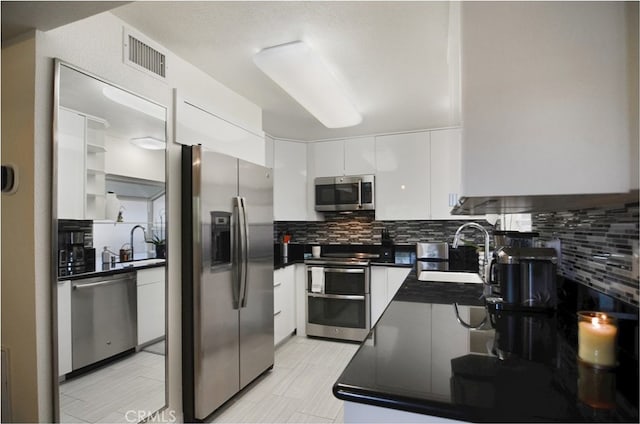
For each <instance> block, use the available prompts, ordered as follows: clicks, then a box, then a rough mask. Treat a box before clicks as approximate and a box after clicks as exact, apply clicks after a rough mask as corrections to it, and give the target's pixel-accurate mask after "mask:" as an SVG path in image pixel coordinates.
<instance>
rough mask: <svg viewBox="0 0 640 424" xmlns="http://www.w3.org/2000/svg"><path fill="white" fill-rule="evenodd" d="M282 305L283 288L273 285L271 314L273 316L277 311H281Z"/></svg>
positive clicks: (277, 284)
mask: <svg viewBox="0 0 640 424" xmlns="http://www.w3.org/2000/svg"><path fill="white" fill-rule="evenodd" d="M284 304H285V300H284V290H283V286H282V284H281V283H278V282H276V283H274V284H273V314H274V315H275V314H276V313H277V312H278V311H282V307H283V306H284Z"/></svg>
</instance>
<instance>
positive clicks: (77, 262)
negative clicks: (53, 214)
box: [58, 219, 96, 277]
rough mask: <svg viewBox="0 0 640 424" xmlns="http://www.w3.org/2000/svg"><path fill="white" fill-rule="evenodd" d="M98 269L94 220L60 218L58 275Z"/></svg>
mask: <svg viewBox="0 0 640 424" xmlns="http://www.w3.org/2000/svg"><path fill="white" fill-rule="evenodd" d="M95 270H96V250H95V249H94V248H93V221H91V220H75V219H60V220H58V277H63V276H67V275H76V274H84V273H87V272H94V271H95Z"/></svg>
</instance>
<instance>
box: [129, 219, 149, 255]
mask: <svg viewBox="0 0 640 424" xmlns="http://www.w3.org/2000/svg"><path fill="white" fill-rule="evenodd" d="M137 228H142V237H144V241H145V242H146V241H147V231H146V230H145V229H144V227H143V226H142V225H136V226H135V227H133V228H132V229H131V237H130V239H129V246H131V260H133V233H134V231H136V229H137Z"/></svg>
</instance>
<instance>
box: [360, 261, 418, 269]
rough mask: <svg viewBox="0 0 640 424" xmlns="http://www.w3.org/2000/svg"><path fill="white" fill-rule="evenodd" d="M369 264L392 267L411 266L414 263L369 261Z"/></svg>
mask: <svg viewBox="0 0 640 424" xmlns="http://www.w3.org/2000/svg"><path fill="white" fill-rule="evenodd" d="M371 266H390V267H394V268H413V267H414V266H415V265H413V264H406V263H394V262H375V261H374V262H371Z"/></svg>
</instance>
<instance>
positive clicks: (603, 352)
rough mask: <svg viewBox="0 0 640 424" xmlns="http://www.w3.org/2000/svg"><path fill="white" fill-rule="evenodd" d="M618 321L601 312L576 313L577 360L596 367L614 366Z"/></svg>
mask: <svg viewBox="0 0 640 424" xmlns="http://www.w3.org/2000/svg"><path fill="white" fill-rule="evenodd" d="M617 335H618V320H617V319H616V318H615V317H612V316H610V315H607V314H605V313H602V312H593V311H580V312H578V358H580V360H582V361H583V362H585V363H587V364H590V365H592V366H596V367H604V368H607V367H615V366H616V337H617Z"/></svg>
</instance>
